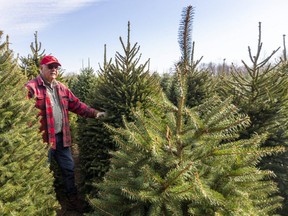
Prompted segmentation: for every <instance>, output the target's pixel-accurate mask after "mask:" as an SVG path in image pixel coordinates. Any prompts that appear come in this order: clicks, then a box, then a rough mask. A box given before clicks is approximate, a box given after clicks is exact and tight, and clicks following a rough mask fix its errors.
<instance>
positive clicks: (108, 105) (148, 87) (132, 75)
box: [79, 23, 160, 196]
mask: <svg viewBox="0 0 288 216" xmlns="http://www.w3.org/2000/svg"><path fill="white" fill-rule="evenodd" d="M120 42H121V44H122V48H123V52H124V54H123V55H122V54H120V53H119V52H117V53H116V55H115V63H112V60H110V61H107V60H106V47H105V50H104V64H103V66H102V67H101V68H100V71H99V77H98V80H97V81H98V83H97V85H96V88H95V89H94V90H93V92H92V95H91V97H90V98H91V100H90V101H91V106H92V107H95V108H98V109H100V110H105V111H106V112H107V113H108V118H107V119H105V120H104V121H105V122H106V123H109V124H111V125H113V126H115V127H121V126H122V125H123V123H122V116H125V117H126V118H127V119H129V121H132V120H133V119H131V118H130V117H132V115H131V114H132V111H133V110H149V109H153V106H152V104H151V102H150V100H149V97H154V96H156V95H158V94H159V92H160V86H159V84H158V79H157V78H156V76H153V75H150V73H149V69H147V66H148V61H147V62H145V63H144V64H140V58H141V55H139V49H140V47H139V46H138V45H137V43H135V44H134V45H133V46H132V45H131V44H130V23H128V39H127V44H124V42H123V40H122V38H121V37H120ZM80 130H81V135H79V136H81V141H82V142H81V144H79V150H80V160H81V163H82V166H83V167H84V168H83V170H84V172H85V174H84V176H85V180H86V186H87V190H88V191H89V192H90V193H91V194H93V195H94V196H96V193H95V190H96V191H97V188H95V187H94V186H93V187H92V186H91V184H92V182H99V181H102V178H103V176H104V174H105V173H106V172H107V170H108V169H109V164H110V161H109V159H110V157H111V156H110V154H109V151H111V150H115V149H117V145H115V142H114V141H113V140H112V139H111V134H110V131H108V130H107V129H106V128H105V127H103V122H102V121H101V120H100V121H98V120H94V119H87V123H86V124H82V126H81V129H80V127H79V131H80Z"/></svg>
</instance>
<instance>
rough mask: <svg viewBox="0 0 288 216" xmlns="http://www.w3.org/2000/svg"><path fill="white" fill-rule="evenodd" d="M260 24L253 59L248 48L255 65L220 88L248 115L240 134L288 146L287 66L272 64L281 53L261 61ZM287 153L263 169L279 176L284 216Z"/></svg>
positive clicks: (267, 144)
mask: <svg viewBox="0 0 288 216" xmlns="http://www.w3.org/2000/svg"><path fill="white" fill-rule="evenodd" d="M262 45H263V43H262V41H261V23H259V38H258V46H257V52H256V54H255V55H252V52H251V49H250V47H248V51H249V57H250V60H251V63H252V65H251V66H249V65H248V64H247V63H246V62H244V61H242V63H243V65H244V67H242V68H236V67H234V68H233V69H234V70H233V71H232V73H231V77H230V76H226V77H224V79H223V82H224V83H223V84H221V85H219V86H221V88H220V89H221V91H222V92H221V94H222V96H223V98H225V97H227V96H228V95H232V96H233V103H234V104H236V105H237V106H238V107H239V108H240V109H241V112H244V113H246V114H248V116H249V117H250V119H251V125H250V126H249V127H248V128H246V130H245V131H243V132H242V133H241V137H242V138H249V137H251V136H253V135H254V134H255V133H258V134H261V133H263V132H267V133H268V135H269V136H268V139H267V140H266V141H265V142H264V143H263V144H262V145H263V146H265V147H271V146H285V147H287V143H288V140H287V138H288V136H287V135H288V134H287V122H288V112H287V110H288V94H287V93H288V92H287V85H288V79H287V78H288V76H287V63H286V64H282V63H281V62H279V63H276V64H272V63H271V62H270V60H271V57H272V56H273V55H274V54H275V53H276V52H277V51H278V50H279V48H278V49H276V50H274V51H273V52H272V53H271V54H270V55H269V56H268V57H267V58H265V59H264V60H260V56H261V55H260V54H261V50H262ZM287 159H288V153H287V151H286V152H283V153H282V154H277V155H272V156H269V157H265V158H263V159H262V160H261V163H260V164H259V167H260V168H261V169H269V170H272V171H273V172H274V173H275V174H276V178H275V181H276V182H277V183H278V186H279V188H280V192H281V196H283V197H284V198H285V201H284V206H283V209H282V210H281V212H279V213H281V214H287V212H288V192H287V187H288V175H287V173H288V170H287V167H288V160H287Z"/></svg>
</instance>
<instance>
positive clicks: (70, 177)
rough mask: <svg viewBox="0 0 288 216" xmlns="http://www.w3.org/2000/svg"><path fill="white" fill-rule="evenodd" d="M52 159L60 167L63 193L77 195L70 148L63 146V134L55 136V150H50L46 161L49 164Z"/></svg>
mask: <svg viewBox="0 0 288 216" xmlns="http://www.w3.org/2000/svg"><path fill="white" fill-rule="evenodd" d="M52 157H53V158H54V159H55V161H56V162H57V164H58V166H59V167H60V170H61V173H62V178H63V183H64V186H65V192H66V193H67V194H74V193H77V188H76V185H75V175H74V160H73V158H72V154H71V149H70V147H64V146H63V134H62V133H59V134H56V150H54V149H50V150H49V153H48V160H49V162H51V160H52Z"/></svg>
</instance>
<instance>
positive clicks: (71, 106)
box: [66, 89, 99, 118]
mask: <svg viewBox="0 0 288 216" xmlns="http://www.w3.org/2000/svg"><path fill="white" fill-rule="evenodd" d="M66 91H67V92H66V95H67V96H68V110H69V111H71V112H74V113H76V114H78V115H80V116H82V117H87V118H95V117H96V114H97V113H98V112H99V111H98V110H96V109H93V108H91V107H89V106H88V105H86V104H85V103H83V102H81V101H80V100H79V98H77V97H76V96H75V95H74V94H73V93H72V92H71V91H70V90H69V89H66Z"/></svg>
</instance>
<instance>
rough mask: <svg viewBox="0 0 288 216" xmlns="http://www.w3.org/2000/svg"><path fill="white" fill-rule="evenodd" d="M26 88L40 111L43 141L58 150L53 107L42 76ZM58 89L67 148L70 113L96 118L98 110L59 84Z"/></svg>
mask: <svg viewBox="0 0 288 216" xmlns="http://www.w3.org/2000/svg"><path fill="white" fill-rule="evenodd" d="M26 87H27V88H28V98H29V99H31V98H35V107H37V108H38V109H40V112H39V114H38V116H40V123H41V126H40V131H41V132H43V140H44V142H47V143H49V144H51V147H52V148H53V149H56V137H55V128H54V118H53V113H52V106H51V101H50V98H49V96H48V95H47V92H46V87H45V85H44V81H43V80H42V78H41V76H40V75H39V76H37V77H36V78H35V79H33V80H30V81H29V82H28V83H27V84H26ZM56 89H57V92H58V95H59V100H60V106H61V109H62V113H63V128H62V132H63V143H64V146H65V147H68V146H71V144H72V141H71V132H70V126H69V116H68V111H72V112H74V113H76V114H78V115H80V116H82V117H88V118H94V117H95V115H96V113H97V112H98V110H95V109H93V108H90V107H88V106H87V105H86V104H84V103H82V102H81V101H80V100H79V99H78V98H77V97H76V96H75V95H74V94H73V93H72V92H71V91H70V90H69V89H68V88H67V87H66V86H65V85H63V84H62V83H60V82H57V85H56Z"/></svg>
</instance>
